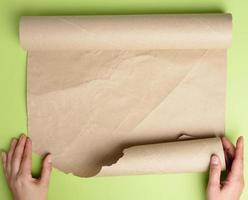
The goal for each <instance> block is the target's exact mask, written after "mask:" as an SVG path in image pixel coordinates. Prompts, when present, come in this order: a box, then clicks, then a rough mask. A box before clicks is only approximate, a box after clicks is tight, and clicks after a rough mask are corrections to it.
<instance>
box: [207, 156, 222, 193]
mask: <svg viewBox="0 0 248 200" xmlns="http://www.w3.org/2000/svg"><path fill="white" fill-rule="evenodd" d="M220 175H221V162H220V159H219V157H218V156H217V155H212V157H211V162H210V170H209V180H208V190H209V192H211V191H219V190H220Z"/></svg>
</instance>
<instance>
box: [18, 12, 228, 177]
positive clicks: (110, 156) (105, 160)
mask: <svg viewBox="0 0 248 200" xmlns="http://www.w3.org/2000/svg"><path fill="white" fill-rule="evenodd" d="M20 43H21V46H22V47H23V48H25V49H26V50H27V51H28V67H27V72H28V73H27V79H28V80H27V106H28V131H29V135H30V137H31V138H32V140H33V144H34V150H35V151H36V152H37V153H39V154H45V153H47V152H50V153H52V154H53V163H54V166H55V167H57V168H59V169H61V170H63V171H64V172H66V173H73V174H75V175H78V176H94V175H97V174H98V175H100V176H102V175H132V174H147V173H162V172H163V173H164V172H189V171H204V170H206V169H207V168H208V163H209V159H210V156H211V154H213V153H215V154H217V155H219V156H220V158H221V160H222V164H223V168H224V167H225V162H224V153H223V148H222V144H221V142H220V139H219V138H214V139H202V140H189V141H186V142H185V141H180V142H179V141H178V142H172V143H167V142H168V141H174V140H177V138H178V137H179V136H180V135H182V134H187V135H191V136H193V137H197V138H202V137H211V136H220V135H223V134H224V118H225V78H226V49H227V48H228V47H229V46H230V43H231V16H230V15H229V14H198V15H197V14H191V15H182V14H181V15H132V16H72V17H70V16H59V17H22V19H21V22H20ZM124 149H125V150H124ZM123 150H124V155H123V153H122V151H123ZM121 156H123V157H121ZM167 158H168V159H167ZM147 159H149V160H150V161H148V160H147ZM171 160H172V161H173V163H175V166H173V165H171ZM151 161H153V162H151ZM103 166H104V167H103ZM102 167H103V168H102ZM101 169H102V170H101Z"/></svg>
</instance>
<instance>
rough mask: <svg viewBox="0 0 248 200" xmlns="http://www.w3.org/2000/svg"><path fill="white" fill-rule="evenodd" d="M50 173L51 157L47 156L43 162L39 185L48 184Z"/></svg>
mask: <svg viewBox="0 0 248 200" xmlns="http://www.w3.org/2000/svg"><path fill="white" fill-rule="evenodd" d="M51 171H52V155H51V154H48V155H47V156H46V157H45V158H44V160H43V165H42V171H41V183H43V184H45V185H48V184H49V179H50V174H51Z"/></svg>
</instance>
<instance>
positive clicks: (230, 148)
mask: <svg viewBox="0 0 248 200" xmlns="http://www.w3.org/2000/svg"><path fill="white" fill-rule="evenodd" d="M222 144H223V148H224V152H225V159H226V163H227V171H229V170H230V167H231V164H232V161H233V158H234V155H235V147H234V145H233V144H232V143H231V142H230V141H229V140H228V139H227V138H225V137H223V138H222Z"/></svg>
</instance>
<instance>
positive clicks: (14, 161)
mask: <svg viewBox="0 0 248 200" xmlns="http://www.w3.org/2000/svg"><path fill="white" fill-rule="evenodd" d="M2 162H3V168H4V174H5V176H6V179H7V182H8V185H9V188H10V190H11V192H12V196H13V199H14V200H34V199H35V200H46V199H47V192H48V184H49V178H50V173H51V169H52V162H51V155H50V154H48V155H47V156H46V157H45V158H44V160H43V166H42V172H41V177H40V178H39V179H35V178H33V177H32V174H31V168H32V142H31V139H29V138H28V137H26V136H25V135H22V136H21V137H20V139H15V138H14V139H13V140H12V142H11V146H10V149H9V151H8V152H7V153H5V152H3V153H2Z"/></svg>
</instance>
